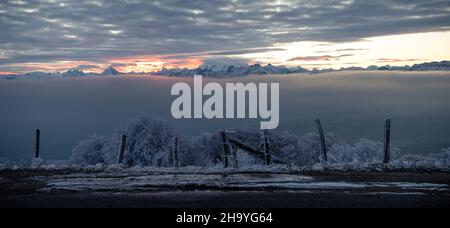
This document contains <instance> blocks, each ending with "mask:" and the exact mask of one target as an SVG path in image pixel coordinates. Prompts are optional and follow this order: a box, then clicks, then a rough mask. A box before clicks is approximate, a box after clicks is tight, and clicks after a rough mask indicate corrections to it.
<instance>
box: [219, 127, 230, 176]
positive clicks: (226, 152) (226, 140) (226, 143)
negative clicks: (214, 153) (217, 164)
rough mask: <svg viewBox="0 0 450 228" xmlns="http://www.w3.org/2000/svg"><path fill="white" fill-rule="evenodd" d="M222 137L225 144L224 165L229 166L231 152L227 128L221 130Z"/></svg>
mask: <svg viewBox="0 0 450 228" xmlns="http://www.w3.org/2000/svg"><path fill="white" fill-rule="evenodd" d="M220 137H221V139H222V145H223V167H224V168H228V156H229V154H230V151H229V145H228V139H227V135H226V132H225V130H221V131H220Z"/></svg>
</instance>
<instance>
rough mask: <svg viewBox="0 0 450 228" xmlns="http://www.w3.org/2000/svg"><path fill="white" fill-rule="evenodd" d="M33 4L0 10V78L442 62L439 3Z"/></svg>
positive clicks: (444, 37) (449, 7)
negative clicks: (224, 62) (224, 63)
mask: <svg viewBox="0 0 450 228" xmlns="http://www.w3.org/2000/svg"><path fill="white" fill-rule="evenodd" d="M36 2H37V3H38V4H36ZM36 2H35V1H33V2H29V1H13V0H11V1H4V2H1V3H0V27H1V28H2V34H1V35H0V74H12V73H25V72H30V71H49V72H55V71H65V70H67V69H75V68H76V69H80V70H83V71H85V72H101V71H102V70H103V69H104V68H106V67H108V66H113V67H115V68H116V69H118V70H120V71H122V72H153V71H158V70H161V69H162V68H195V67H198V66H200V65H202V64H204V62H207V61H209V60H211V59H212V60H214V59H239V60H240V61H245V62H248V63H261V64H269V63H270V64H274V65H286V66H302V67H305V68H308V69H313V68H318V69H325V68H341V67H349V66H361V67H367V66H369V65H393V66H401V65H407V64H408V65H411V64H415V63H421V62H427V61H441V60H448V59H450V54H449V53H450V42H449V40H450V32H449V31H448V30H449V28H450V4H449V2H448V1H423V0H413V1H387V0H380V1H364V0H358V1H356V0H355V1H333V4H329V3H328V1H305V0H283V1H281V0H279V1H275V2H273V1H267V2H259V1H254V2H248V1H221V2H214V3H213V2H209V1H194V2H192V3H187V2H186V1H171V2H167V1H103V0H99V1H95V2H92V1H66V0H59V1H55V0H52V1H50V0H38V1H36ZM331 5H332V6H331Z"/></svg>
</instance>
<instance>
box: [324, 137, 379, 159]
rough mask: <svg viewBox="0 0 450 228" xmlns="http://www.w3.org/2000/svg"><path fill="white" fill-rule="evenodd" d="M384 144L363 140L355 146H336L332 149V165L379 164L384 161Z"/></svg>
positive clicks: (330, 157) (330, 156) (330, 154)
mask: <svg viewBox="0 0 450 228" xmlns="http://www.w3.org/2000/svg"><path fill="white" fill-rule="evenodd" d="M382 151H383V143H381V142H376V141H372V140H368V139H361V140H360V141H359V142H357V143H355V144H354V145H350V144H334V145H333V146H332V147H331V148H330V153H329V156H328V157H329V159H328V161H329V162H330V163H341V164H349V163H350V164H352V163H353V164H364V163H377V162H378V163H379V162H380V161H382V159H383V153H382Z"/></svg>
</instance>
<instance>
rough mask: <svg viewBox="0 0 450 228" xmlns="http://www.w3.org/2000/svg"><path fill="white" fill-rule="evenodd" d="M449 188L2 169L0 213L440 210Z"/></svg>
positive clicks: (373, 177)
mask: <svg viewBox="0 0 450 228" xmlns="http://www.w3.org/2000/svg"><path fill="white" fill-rule="evenodd" d="M449 186H450V173H448V172H438V171H435V172H426V171H383V172H362V171H299V170H285V171H281V170H280V169H274V170H273V171H270V170H269V169H266V170H264V171H261V170H257V169H253V170H251V169H248V170H232V169H230V170H225V171H224V170H221V169H217V170H214V169H203V168H197V167H188V168H181V169H173V168H165V169H157V168H130V169H126V168H122V167H108V168H99V167H91V168H83V169H39V170H38V169H34V170H25V169H19V170H3V171H0V207H446V206H450V187H449ZM50 199H51V201H49V200H50ZM226 199H228V200H226ZM239 199H241V200H239ZM127 202H128V203H127Z"/></svg>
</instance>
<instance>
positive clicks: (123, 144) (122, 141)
mask: <svg viewBox="0 0 450 228" xmlns="http://www.w3.org/2000/svg"><path fill="white" fill-rule="evenodd" d="M126 145H127V136H126V135H122V137H121V139H120V148H119V161H118V163H119V164H122V162H123V157H124V155H125V147H126Z"/></svg>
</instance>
